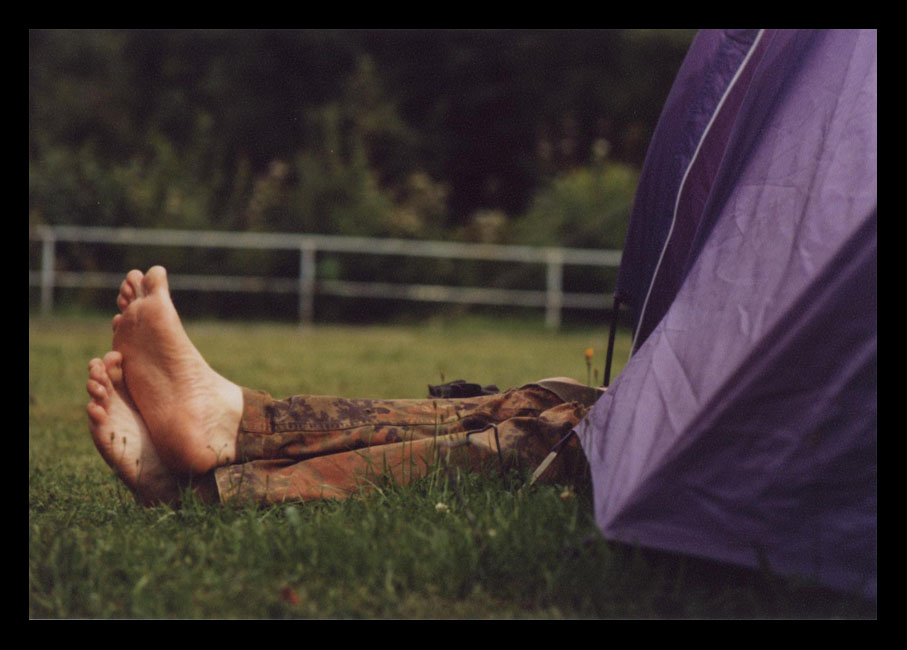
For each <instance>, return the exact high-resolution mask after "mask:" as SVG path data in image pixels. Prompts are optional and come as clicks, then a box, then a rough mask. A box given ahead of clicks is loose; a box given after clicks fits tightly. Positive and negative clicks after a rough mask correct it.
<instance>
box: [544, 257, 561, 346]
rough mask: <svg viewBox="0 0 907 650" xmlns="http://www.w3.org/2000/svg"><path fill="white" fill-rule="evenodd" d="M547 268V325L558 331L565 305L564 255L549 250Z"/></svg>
mask: <svg viewBox="0 0 907 650" xmlns="http://www.w3.org/2000/svg"><path fill="white" fill-rule="evenodd" d="M545 262H546V264H547V265H548V268H547V273H546V276H547V293H546V296H545V324H546V325H547V326H548V327H550V328H552V329H557V328H559V327H560V326H561V308H562V307H563V305H564V290H563V283H564V255H563V253H561V252H560V251H558V250H550V249H549V250H548V252H547V254H546V255H545Z"/></svg>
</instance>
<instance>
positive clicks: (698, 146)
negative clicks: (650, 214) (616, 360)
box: [630, 29, 765, 357]
mask: <svg viewBox="0 0 907 650" xmlns="http://www.w3.org/2000/svg"><path fill="white" fill-rule="evenodd" d="M764 33H765V30H764V29H760V30H759V33H758V34H756V38H755V39H754V40H753V44H752V45H751V46H750V49H749V51H748V52H747V53H746V56H745V57H744V58H743V63H741V64H740V67H738V68H737V72H735V73H734V77H733V78H732V79H731V82H730V83H729V84H728V87H727V88H726V89H725V91H724V94H723V95H722V96H721V100H720V101H719V102H718V105H717V106H716V107H715V110H714V111H713V112H712V117H711V118H709V123H708V124H707V125H706V127H705V130H704V131H703V132H702V136H701V137H700V138H699V142H698V143H697V144H696V150H695V151H694V152H693V157H692V158H690V162H689V164H688V165H687V168H686V171H684V173H683V179H682V180H681V181H680V186H679V187H678V189H677V198H675V199H674V214H673V216H672V217H671V228H670V230H668V236H667V238H666V239H665V243H664V246H662V248H661V254H660V255H659V256H658V264H656V265H655V272H654V273H653V274H652V280H651V282H649V288H648V290H647V291H646V299H645V300H644V301H643V303H642V309H641V310H640V312H639V324H640V325H642V323H643V320H644V318H645V315H646V307H647V306H648V304H649V297H650V296H651V295H652V287H653V286H655V280H656V279H657V278H658V271H659V269H660V268H661V262H662V260H664V255H665V251H666V250H667V249H668V244H670V243H671V235H672V234H673V233H674V225H675V224H676V223H677V210H678V208H679V207H680V197H681V196H682V195H683V189H684V186H685V185H686V183H687V176H689V174H690V170H691V169H692V168H693V164H694V163H695V162H696V158H697V156H699V150H700V149H701V148H702V143H703V142H705V139H706V137H708V135H709V131H711V129H712V124H713V123H714V122H715V118H716V117H717V116H718V113H720V112H721V107H722V106H724V100H725V99H727V96H728V95H729V94H730V92H731V90H732V89H733V88H734V84H735V83H737V79H738V78H739V77H740V73H741V72H743V69H744V68H746V64H747V63H749V60H750V58H751V57H752V55H753V52H755V51H756V47H757V46H758V45H759V41H760V40H762V35H763V34H764ZM639 329H640V328H639V327H637V329H636V332H634V333H633V344H632V345H631V346H630V356H631V357H632V356H633V352H634V351H635V350H636V339H637V337H638V336H639Z"/></svg>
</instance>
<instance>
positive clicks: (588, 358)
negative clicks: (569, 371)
mask: <svg viewBox="0 0 907 650" xmlns="http://www.w3.org/2000/svg"><path fill="white" fill-rule="evenodd" d="M593 356H595V350H594V349H593V348H586V361H591V360H592V357H593Z"/></svg>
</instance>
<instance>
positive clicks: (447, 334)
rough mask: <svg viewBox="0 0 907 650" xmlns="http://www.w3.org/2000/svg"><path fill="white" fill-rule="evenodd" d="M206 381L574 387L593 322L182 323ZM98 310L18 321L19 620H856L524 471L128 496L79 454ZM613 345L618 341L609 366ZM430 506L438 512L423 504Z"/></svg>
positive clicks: (851, 611)
mask: <svg viewBox="0 0 907 650" xmlns="http://www.w3.org/2000/svg"><path fill="white" fill-rule="evenodd" d="M186 327H187V329H188V331H189V334H190V336H191V337H192V339H193V340H194V341H195V343H196V345H197V346H198V347H199V349H200V350H201V352H202V354H203V355H205V357H206V358H207V359H208V360H209V362H210V363H211V365H212V366H213V367H214V368H215V369H216V370H217V371H219V372H220V373H222V374H224V375H225V376H227V377H229V378H230V379H232V380H233V381H236V382H237V383H240V384H243V385H246V386H249V387H254V388H260V389H264V390H267V391H269V392H271V393H272V394H273V395H274V396H275V397H285V396H287V395H291V394H297V393H320V394H339V395H344V396H349V397H376V398H381V397H423V396H425V395H426V385H427V384H429V383H438V382H440V381H441V380H442V377H443V379H444V380H452V379H460V378H463V379H467V380H470V381H477V382H480V383H483V384H489V383H494V384H497V385H498V386H500V387H502V388H503V387H508V386H512V385H518V384H521V383H525V382H528V381H531V380H533V379H539V378H542V377H545V376H552V375H569V376H573V377H575V378H577V379H579V380H581V381H583V382H585V381H586V380H587V368H586V363H585V360H584V357H583V353H584V351H585V349H586V348H589V347H592V348H594V349H595V350H596V354H595V359H594V364H595V365H596V367H597V368H598V369H599V372H600V368H601V365H602V362H603V357H604V354H603V351H604V343H605V340H606V336H607V332H606V330H605V328H604V327H602V328H601V329H584V330H567V331H563V332H560V333H558V334H552V333H551V332H549V331H546V330H545V329H544V327H542V326H541V325H537V324H532V323H530V324H527V323H515V322H509V323H508V322H491V321H487V320H479V319H473V320H459V321H457V322H455V323H452V324H450V323H443V322H438V323H427V324H423V325H412V326H395V327H390V326H387V327H374V326H369V327H349V326H316V327H312V328H308V329H301V328H298V327H296V326H293V325H289V324H273V323H271V324H265V323H256V324H237V323H220V322H188V323H187V324H186ZM109 344H110V324H109V319H99V318H90V317H80V318H66V319H57V320H46V319H37V318H33V319H31V320H30V321H29V463H28V465H29V469H28V472H29V523H28V526H29V560H28V563H29V571H28V576H29V586H28V593H29V596H28V608H29V616H30V617H32V618H191V619H197V618H230V619H237V618H483V619H484V618H664V617H672V618H726V617H731V618H738V617H742V618H752V617H758V618H764V617H803V616H807V617H822V618H825V617H843V618H849V617H874V616H875V608H874V606H871V605H868V604H865V603H861V602H858V601H852V600H850V599H847V598H841V597H838V596H834V595H830V594H828V593H826V592H823V591H821V590H817V589H813V588H811V587H809V586H806V585H798V584H792V583H790V582H787V581H782V580H778V579H775V578H772V577H771V576H764V575H751V574H748V573H741V572H735V571H729V570H725V569H721V568H719V567H714V566H711V565H707V564H703V563H697V562H694V561H692V560H680V559H677V558H670V557H661V556H652V555H649V554H646V553H643V552H639V551H638V550H632V549H624V548H622V547H618V546H614V545H612V544H609V543H607V542H605V541H604V540H603V539H602V538H601V536H600V535H599V534H598V529H597V527H596V525H595V523H594V521H593V518H592V508H591V504H590V500H589V495H586V494H582V493H580V494H576V493H573V492H571V491H568V490H565V489H564V488H563V487H561V486H540V487H535V488H533V489H527V488H526V486H525V482H524V480H523V478H524V477H520V476H506V477H500V476H489V477H483V476H476V475H460V476H454V477H448V478H443V479H442V477H440V476H439V475H432V476H428V477H426V478H425V479H423V480H421V481H419V482H417V483H416V484H415V485H411V486H409V487H406V488H401V487H399V486H393V485H385V486H382V487H381V489H379V490H378V491H376V492H373V493H370V494H364V495H362V496H361V497H358V498H354V499H350V500H348V501H344V502H323V503H308V504H288V505H282V506H275V507H271V508H265V509H256V508H240V507H233V506H231V507H223V506H209V505H202V504H198V503H189V504H188V505H187V506H185V507H184V508H182V509H181V510H172V509H170V508H166V507H159V508H151V509H145V508H141V507H139V506H137V505H136V504H135V502H134V500H133V499H132V497H131V495H130V494H129V493H128V492H127V491H125V490H124V489H122V488H121V487H120V485H119V484H118V482H117V481H116V480H115V479H114V477H113V476H112V474H111V472H110V470H109V469H108V468H107V467H106V465H105V464H104V463H103V461H102V460H101V459H100V457H99V456H98V455H97V453H96V452H95V450H94V447H93V445H92V443H91V440H90V438H89V435H88V428H87V423H86V418H85V413H84V404H85V403H86V402H87V396H86V394H85V390H84V383H85V378H86V372H87V362H88V360H89V359H90V358H91V357H93V356H101V355H103V354H104V352H106V351H107V350H108V347H109ZM628 345H629V339H628V337H627V336H626V335H622V336H619V337H618V341H617V348H616V353H615V360H616V364H617V366H616V368H615V372H616V371H617V370H619V369H620V366H621V365H622V363H623V361H624V360H625V359H626V358H627V349H628ZM439 504H440V505H439Z"/></svg>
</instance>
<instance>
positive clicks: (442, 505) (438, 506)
mask: <svg viewBox="0 0 907 650" xmlns="http://www.w3.org/2000/svg"><path fill="white" fill-rule="evenodd" d="M435 510H437V511H438V512H447V511H448V510H450V508H449V507H448V505H447V504H446V503H441V502H440V501H439V502H438V503H437V504H435Z"/></svg>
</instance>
